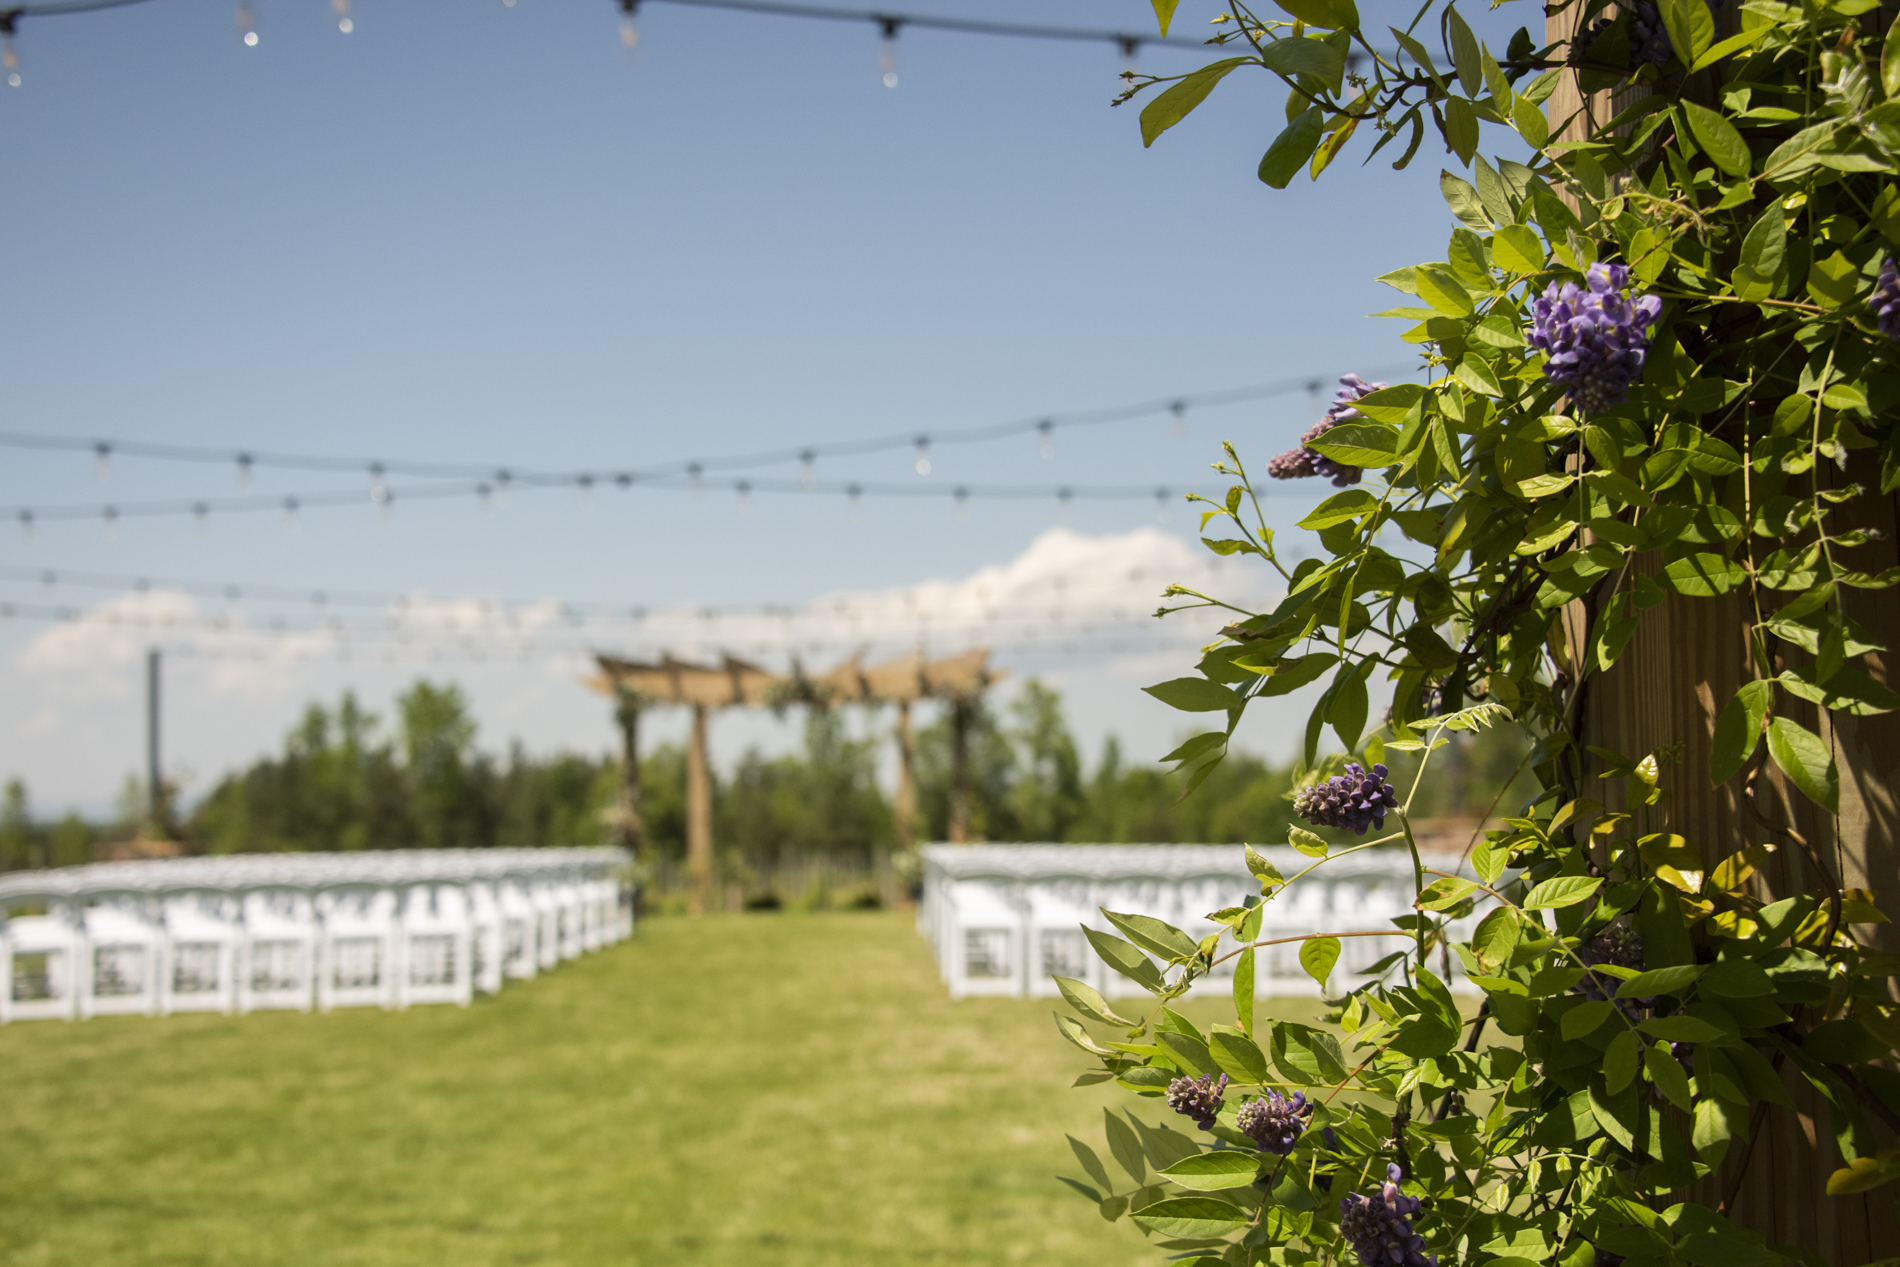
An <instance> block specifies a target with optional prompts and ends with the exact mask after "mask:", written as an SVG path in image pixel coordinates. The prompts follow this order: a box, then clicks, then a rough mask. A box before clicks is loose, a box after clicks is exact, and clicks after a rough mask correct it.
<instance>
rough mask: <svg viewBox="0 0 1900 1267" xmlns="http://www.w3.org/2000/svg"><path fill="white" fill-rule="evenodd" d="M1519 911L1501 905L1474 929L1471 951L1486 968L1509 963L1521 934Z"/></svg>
mask: <svg viewBox="0 0 1900 1267" xmlns="http://www.w3.org/2000/svg"><path fill="white" fill-rule="evenodd" d="M1521 935H1522V934H1521V930H1520V929H1519V927H1518V922H1517V913H1516V912H1515V911H1513V910H1511V909H1510V908H1509V907H1508V906H1500V907H1498V908H1497V909H1496V910H1494V911H1492V912H1491V913H1490V914H1489V915H1486V916H1485V917H1484V918H1483V919H1482V920H1480V921H1479V922H1478V927H1477V928H1476V929H1474V930H1472V934H1471V953H1472V954H1474V955H1476V956H1477V957H1478V962H1479V964H1481V965H1482V966H1484V967H1486V968H1491V967H1496V966H1499V965H1502V964H1505V963H1509V962H1510V959H1511V952H1512V951H1513V950H1516V949H1517V945H1518V939H1519V937H1520V936H1521Z"/></svg>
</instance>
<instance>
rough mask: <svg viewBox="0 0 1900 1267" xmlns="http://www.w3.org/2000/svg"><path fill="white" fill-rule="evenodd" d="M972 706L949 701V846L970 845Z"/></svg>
mask: <svg viewBox="0 0 1900 1267" xmlns="http://www.w3.org/2000/svg"><path fill="white" fill-rule="evenodd" d="M972 711H973V708H972V705H971V702H970V701H969V700H967V699H964V698H962V697H956V698H953V699H952V700H951V701H950V824H949V827H950V831H949V836H950V843H951V844H953V845H967V844H969V843H970V720H971V716H970V715H971V713H972Z"/></svg>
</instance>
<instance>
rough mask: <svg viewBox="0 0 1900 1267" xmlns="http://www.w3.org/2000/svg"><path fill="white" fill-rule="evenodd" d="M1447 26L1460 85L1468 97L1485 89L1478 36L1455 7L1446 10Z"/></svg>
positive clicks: (1453, 63)
mask: <svg viewBox="0 0 1900 1267" xmlns="http://www.w3.org/2000/svg"><path fill="white" fill-rule="evenodd" d="M1445 27H1446V29H1447V31H1448V32H1449V33H1450V35H1451V59H1452V65H1453V66H1455V67H1456V68H1457V71H1458V83H1459V86H1460V87H1462V88H1463V89H1464V90H1465V95H1466V96H1467V97H1475V96H1477V95H1478V94H1479V93H1480V92H1482V91H1483V90H1484V73H1483V70H1482V68H1481V67H1480V65H1479V60H1478V37H1477V36H1475V35H1473V34H1472V33H1471V28H1470V27H1469V26H1467V25H1466V24H1465V19H1464V15H1463V14H1461V13H1459V12H1458V10H1457V9H1456V8H1455V7H1454V8H1447V9H1446V10H1445Z"/></svg>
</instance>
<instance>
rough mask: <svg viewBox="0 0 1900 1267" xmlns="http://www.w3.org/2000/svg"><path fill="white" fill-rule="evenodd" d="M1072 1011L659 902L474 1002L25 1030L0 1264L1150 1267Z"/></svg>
mask: <svg viewBox="0 0 1900 1267" xmlns="http://www.w3.org/2000/svg"><path fill="white" fill-rule="evenodd" d="M1050 1010H1051V1006H1050V1003H1049V1002H1048V1001H1036V1000H966V1001H964V1002H961V1003H952V1002H951V1001H950V1000H949V998H948V997H946V995H945V993H944V990H943V987H942V985H941V984H940V983H939V981H938V980H937V976H936V970H935V967H934V965H933V963H932V961H931V958H930V955H929V952H928V950H927V948H926V947H925V945H924V944H923V942H922V940H921V939H920V938H918V937H917V935H916V934H915V932H913V931H912V926H911V921H910V917H909V916H908V915H903V914H895V913H885V914H836V915H787V916H763V915H752V916H724V917H712V918H708V919H703V920H687V919H666V920H654V921H651V922H649V923H647V924H646V925H644V926H643V927H642V929H641V931H640V933H639V935H638V936H637V937H636V938H635V939H634V940H633V941H631V942H628V943H625V944H623V945H620V946H617V947H614V948H612V949H609V950H606V951H603V952H601V953H599V954H596V955H593V956H590V957H588V958H586V959H582V960H580V961H578V962H573V963H568V964H564V965H563V966H562V967H561V968H560V969H559V970H558V971H556V972H554V973H552V974H550V975H548V976H545V977H542V978H540V979H539V980H536V981H532V982H527V983H521V984H516V985H512V986H510V987H509V988H508V989H507V990H506V991H505V992H504V993H503V994H502V995H501V996H500V997H499V998H495V999H490V1000H484V1001H482V1002H479V1003H477V1004H476V1005H475V1006H474V1007H472V1008H469V1009H466V1010H463V1009H457V1008H443V1007H429V1008H417V1009H414V1010H412V1011H409V1012H407V1013H402V1014H390V1013H383V1012H372V1011H346V1012H336V1013H333V1014H331V1015H328V1016H314V1015H312V1016H303V1015H295V1014H282V1013H262V1014H257V1015H252V1016H243V1017H229V1018H226V1017H190V1016H174V1017H168V1018H163V1019H143V1018H121V1019H109V1020H95V1021H89V1022H85V1023H83V1024H75V1025H65V1024H59V1023H53V1022H33V1023H30V1024H15V1025H11V1026H8V1027H6V1028H4V1029H0V1262H4V1263H6V1264H58V1265H61V1267H66V1265H70V1264H85V1265H87V1267H105V1265H111V1267H123V1265H130V1264H139V1265H143V1264H174V1263H176V1264H194V1265H204V1264H233V1265H237V1264H242V1265H243V1267H267V1265H275V1264H311V1265H313V1267H314V1265H319V1264H320V1265H322V1267H343V1265H345V1264H375V1265H378V1267H381V1265H384V1264H389V1265H396V1264H401V1265H404V1267H409V1265H415V1267H423V1265H427V1267H480V1265H485V1264H518V1263H541V1264H573V1265H574V1267H582V1265H592V1264H603V1265H604V1264H614V1265H616V1267H619V1265H635V1264H660V1263H668V1264H672V1263H707V1264H721V1265H722V1267H725V1265H734V1267H736V1265H738V1264H747V1265H753V1264H759V1265H770V1267H776V1265H779V1264H784V1265H787V1267H790V1265H794V1264H797V1265H803V1264H832V1263H836V1264H858V1263H862V1264H883V1263H890V1262H922V1263H937V1264H964V1263H967V1264H983V1265H985V1267H989V1265H993V1264H999V1263H1015V1262H1023V1263H1035V1264H1038V1265H1039V1267H1059V1265H1061V1264H1077V1265H1078V1267H1079V1265H1081V1264H1087V1265H1088V1267H1119V1265H1120V1264H1129V1263H1134V1262H1136V1261H1148V1260H1152V1258H1153V1257H1154V1255H1153V1252H1152V1251H1151V1250H1144V1242H1143V1240H1142V1238H1141V1236H1140V1235H1139V1233H1138V1232H1136V1231H1135V1230H1134V1229H1133V1228H1131V1227H1130V1226H1129V1224H1128V1223H1127V1221H1126V1220H1124V1221H1123V1222H1121V1223H1119V1224H1115V1225H1112V1226H1111V1225H1110V1224H1108V1223H1105V1222H1103V1221H1102V1220H1101V1218H1100V1217H1099V1216H1098V1215H1096V1214H1095V1213H1094V1212H1093V1211H1092V1210H1091V1209H1090V1208H1089V1206H1088V1205H1087V1203H1086V1202H1084V1201H1082V1200H1081V1199H1079V1198H1078V1197H1076V1196H1075V1195H1074V1194H1073V1193H1071V1192H1069V1191H1068V1190H1067V1189H1066V1188H1064V1187H1062V1186H1061V1185H1060V1184H1058V1183H1057V1182H1056V1181H1055V1180H1054V1178H1053V1177H1052V1176H1053V1175H1054V1174H1055V1173H1056V1172H1057V1171H1062V1172H1064V1173H1067V1174H1071V1175H1074V1174H1077V1173H1079V1172H1078V1168H1077V1167H1076V1165H1075V1163H1074V1161H1073V1159H1072V1157H1071V1156H1070V1154H1069V1151H1068V1148H1067V1146H1066V1145H1065V1144H1064V1143H1063V1140H1062V1134H1063V1132H1064V1131H1071V1132H1074V1133H1075V1134H1077V1135H1078V1136H1079V1137H1081V1138H1083V1139H1087V1140H1090V1141H1099V1140H1100V1139H1101V1133H1102V1128H1101V1121H1102V1118H1101V1106H1102V1105H1104V1104H1108V1103H1118V1104H1121V1103H1128V1102H1129V1098H1128V1097H1126V1096H1125V1095H1121V1094H1118V1093H1114V1092H1112V1091H1104V1090H1103V1089H1102V1088H1099V1087H1090V1088H1086V1089H1082V1090H1070V1089H1068V1084H1069V1082H1070V1081H1071V1079H1072V1077H1073V1075H1074V1074H1075V1073H1076V1072H1079V1071H1080V1070H1081V1069H1082V1068H1083V1067H1084V1065H1085V1058H1084V1057H1082V1055H1081V1053H1079V1052H1077V1051H1075V1050H1074V1049H1073V1048H1071V1047H1069V1046H1067V1045H1066V1044H1065V1043H1063V1042H1062V1041H1061V1039H1060V1038H1059V1037H1058V1036H1057V1034H1056V1032H1055V1028H1054V1026H1053V1024H1052V1023H1051V1022H1050V1019H1049V1013H1050ZM1143 1108H1144V1109H1147V1110H1148V1111H1147V1112H1144V1113H1143V1116H1144V1117H1145V1118H1146V1119H1147V1120H1149V1121H1155V1120H1158V1118H1159V1117H1160V1116H1161V1114H1162V1113H1164V1112H1165V1110H1159V1111H1157V1109H1158V1106H1155V1105H1152V1104H1144V1105H1143Z"/></svg>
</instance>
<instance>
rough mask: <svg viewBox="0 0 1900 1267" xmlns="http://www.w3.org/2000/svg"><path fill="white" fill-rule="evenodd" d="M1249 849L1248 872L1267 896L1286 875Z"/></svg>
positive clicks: (1249, 846) (1251, 847) (1255, 851)
mask: <svg viewBox="0 0 1900 1267" xmlns="http://www.w3.org/2000/svg"><path fill="white" fill-rule="evenodd" d="M1244 847H1245V849H1246V851H1247V872H1248V874H1250V875H1252V876H1253V878H1254V879H1256V880H1258V881H1260V894H1261V896H1262V897H1265V896H1266V895H1267V894H1268V893H1270V892H1272V891H1273V890H1274V889H1277V888H1279V887H1280V886H1281V885H1283V884H1285V883H1286V877H1285V876H1283V875H1281V874H1280V868H1278V867H1276V866H1274V865H1273V864H1272V863H1271V862H1268V861H1267V860H1266V859H1265V858H1263V857H1261V856H1260V854H1259V852H1258V851H1257V850H1256V849H1255V848H1254V847H1253V846H1252V845H1247V846H1244ZM1249 1028H1251V1027H1249Z"/></svg>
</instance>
